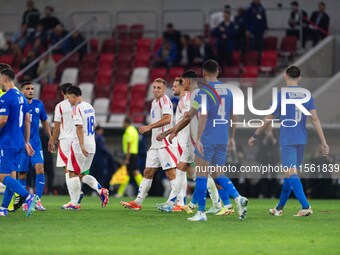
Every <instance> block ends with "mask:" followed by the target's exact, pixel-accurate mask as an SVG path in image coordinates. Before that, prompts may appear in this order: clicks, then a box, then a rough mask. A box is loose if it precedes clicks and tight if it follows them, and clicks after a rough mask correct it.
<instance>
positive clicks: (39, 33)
mask: <svg viewBox="0 0 340 255" xmlns="http://www.w3.org/2000/svg"><path fill="white" fill-rule="evenodd" d="M36 38H40V41H41V45H42V46H43V47H44V48H45V49H47V46H48V45H47V44H48V35H47V33H46V31H44V26H43V25H42V24H41V23H40V22H39V23H38V24H37V26H36V27H35V31H33V32H31V33H30V35H29V39H28V41H29V42H33V41H34V40H35V39H36Z"/></svg>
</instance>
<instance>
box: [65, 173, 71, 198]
mask: <svg viewBox="0 0 340 255" xmlns="http://www.w3.org/2000/svg"><path fill="white" fill-rule="evenodd" d="M65 181H66V187H67V190H68V194H69V195H70V197H71V191H70V174H69V173H65Z"/></svg>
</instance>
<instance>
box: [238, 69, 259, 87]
mask: <svg viewBox="0 0 340 255" xmlns="http://www.w3.org/2000/svg"><path fill="white" fill-rule="evenodd" d="M258 76H259V67H258V66H244V67H243V70H242V75H241V85H242V86H243V87H249V86H254V85H255V84H256V81H257V77H258Z"/></svg>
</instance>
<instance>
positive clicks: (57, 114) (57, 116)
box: [54, 104, 62, 122]
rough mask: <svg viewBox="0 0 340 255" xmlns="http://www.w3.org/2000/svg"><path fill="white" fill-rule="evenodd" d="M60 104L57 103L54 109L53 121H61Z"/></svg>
mask: <svg viewBox="0 0 340 255" xmlns="http://www.w3.org/2000/svg"><path fill="white" fill-rule="evenodd" d="M61 114H62V111H61V104H57V106H56V107H55V109H54V121H55V122H61Z"/></svg>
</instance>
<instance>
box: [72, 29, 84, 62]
mask: <svg viewBox="0 0 340 255" xmlns="http://www.w3.org/2000/svg"><path fill="white" fill-rule="evenodd" d="M84 41H85V39H84V36H83V35H82V34H81V33H80V32H79V31H75V32H73V34H72V36H71V38H70V51H72V50H73V49H75V48H76V47H78V45H80V44H81V43H82V42H84ZM77 52H78V53H79V55H80V57H83V56H84V55H85V54H86V52H87V49H86V43H84V45H83V46H82V47H80V48H79V49H78V50H77Z"/></svg>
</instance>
